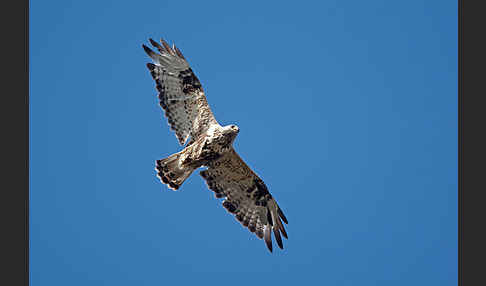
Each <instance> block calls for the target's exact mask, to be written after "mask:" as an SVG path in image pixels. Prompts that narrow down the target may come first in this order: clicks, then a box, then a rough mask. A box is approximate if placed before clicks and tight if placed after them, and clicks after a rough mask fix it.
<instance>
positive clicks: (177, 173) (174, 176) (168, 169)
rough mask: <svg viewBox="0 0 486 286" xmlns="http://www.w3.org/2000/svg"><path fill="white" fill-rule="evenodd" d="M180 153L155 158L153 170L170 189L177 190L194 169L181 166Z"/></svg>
mask: <svg viewBox="0 0 486 286" xmlns="http://www.w3.org/2000/svg"><path fill="white" fill-rule="evenodd" d="M180 156H181V153H176V154H173V155H170V156H169V157H167V158H165V159H161V160H157V165H156V167H155V170H157V177H158V178H159V179H160V181H161V182H162V183H164V184H166V185H168V187H169V188H171V189H172V190H174V191H175V190H177V189H179V187H180V186H181V185H182V183H184V181H185V180H186V179H187V178H189V176H190V175H191V174H192V172H193V171H194V169H193V168H191V167H189V166H182V165H181V164H180V162H179V158H180Z"/></svg>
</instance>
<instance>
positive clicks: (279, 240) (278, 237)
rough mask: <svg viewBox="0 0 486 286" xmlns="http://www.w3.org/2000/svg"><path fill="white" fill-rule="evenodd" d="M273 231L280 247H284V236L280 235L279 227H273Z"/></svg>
mask: <svg viewBox="0 0 486 286" xmlns="http://www.w3.org/2000/svg"><path fill="white" fill-rule="evenodd" d="M273 233H274V234H275V240H276V241H277V245H278V247H280V249H283V243H282V237H280V232H279V231H278V228H276V227H273Z"/></svg>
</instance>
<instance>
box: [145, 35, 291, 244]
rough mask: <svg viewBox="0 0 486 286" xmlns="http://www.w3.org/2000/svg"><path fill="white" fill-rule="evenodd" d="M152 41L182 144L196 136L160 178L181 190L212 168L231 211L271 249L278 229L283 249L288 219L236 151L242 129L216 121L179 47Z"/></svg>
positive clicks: (168, 161) (156, 73)
mask: <svg viewBox="0 0 486 286" xmlns="http://www.w3.org/2000/svg"><path fill="white" fill-rule="evenodd" d="M150 42H151V43H152V45H153V46H154V47H156V48H157V49H158V50H159V52H160V54H157V53H155V52H154V51H152V50H151V49H149V48H148V47H146V46H145V45H143V48H144V49H145V51H146V52H147V54H148V55H149V56H150V57H151V58H152V60H153V61H154V63H149V64H147V67H148V69H149V70H150V73H151V75H152V77H153V79H154V80H155V82H156V87H157V90H158V91H159V100H160V105H161V107H162V108H163V109H164V111H165V115H166V116H167V118H168V121H169V124H170V126H171V129H173V130H174V131H175V133H176V137H177V139H178V140H179V143H180V144H181V145H184V143H185V142H186V141H187V140H188V139H189V138H190V140H189V142H188V144H187V145H186V147H185V148H184V149H183V150H182V151H180V152H178V153H175V154H173V155H171V156H169V157H167V158H165V159H161V160H157V162H156V170H157V176H158V177H159V178H160V180H161V181H162V182H163V183H164V184H167V185H168V186H169V188H171V189H173V190H178V189H179V188H180V186H181V185H182V184H183V183H184V181H185V180H186V179H187V178H188V177H189V176H190V175H191V174H192V172H193V171H194V170H196V169H198V168H199V167H207V169H206V170H203V171H201V172H200V175H201V176H202V177H203V178H204V179H205V181H206V183H207V185H208V187H209V189H210V190H212V191H213V192H214V193H215V196H216V198H223V197H224V198H225V200H224V201H223V206H224V207H225V208H226V210H228V211H229V212H230V213H233V214H234V215H235V217H236V219H237V220H238V221H240V222H241V223H242V224H243V226H245V227H248V229H249V230H250V231H251V232H254V233H255V234H256V235H257V236H258V237H259V238H264V240H265V243H266V244H267V247H268V248H269V250H270V251H272V242H271V231H272V230H273V233H274V234H275V239H276V240H277V244H278V246H279V247H280V248H283V244H282V239H281V237H280V233H282V235H283V236H284V237H285V238H287V233H286V231H285V229H284V227H283V224H282V222H281V220H283V221H284V222H285V223H287V219H286V218H285V216H284V214H283V212H282V211H281V209H280V207H279V206H278V205H277V202H276V201H275V199H274V198H273V197H272V195H271V194H270V193H269V191H268V188H267V187H266V185H265V183H264V182H263V181H262V180H261V179H260V178H259V177H258V176H257V175H256V174H255V173H254V172H253V171H252V170H251V169H250V168H249V167H248V166H247V165H246V164H245V162H244V161H243V160H242V159H241V158H240V156H239V155H238V154H237V153H236V151H235V150H234V148H233V142H234V140H235V138H236V136H237V135H238V132H239V128H238V127H237V126H236V125H228V126H224V127H223V126H221V125H220V124H219V123H218V122H217V121H216V119H215V118H214V115H213V113H212V112H211V109H210V108H209V105H208V103H207V100H206V97H205V95H204V91H203V89H202V86H201V83H200V82H199V80H198V78H197V77H196V76H195V75H194V73H193V71H192V69H191V68H190V67H189V64H188V63H187V61H186V59H185V58H184V56H183V55H182V53H181V52H180V51H179V49H177V48H176V47H175V46H173V47H172V48H171V47H170V46H169V45H168V44H167V43H166V42H165V41H163V40H161V43H162V45H160V44H158V43H157V42H155V41H153V40H150Z"/></svg>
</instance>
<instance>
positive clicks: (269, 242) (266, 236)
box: [263, 225, 272, 252]
mask: <svg viewBox="0 0 486 286" xmlns="http://www.w3.org/2000/svg"><path fill="white" fill-rule="evenodd" d="M263 237H264V240H265V244H266V245H267V247H268V250H270V252H272V233H271V232H270V227H269V226H268V225H267V226H266V227H265V230H264V231H263Z"/></svg>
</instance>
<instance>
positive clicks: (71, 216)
mask: <svg viewBox="0 0 486 286" xmlns="http://www.w3.org/2000/svg"><path fill="white" fill-rule="evenodd" d="M149 37H152V38H154V39H158V38H160V37H164V38H165V39H166V40H168V41H169V42H170V43H172V42H175V43H176V45H177V46H178V47H179V48H180V49H181V50H182V52H183V53H184V55H185V56H186V58H187V59H188V60H189V62H190V64H191V66H192V68H193V70H194V71H195V72H196V74H197V76H198V77H199V79H200V80H201V82H202V84H203V87H204V88H205V91H206V94H207V98H208V101H209V104H210V106H211V107H212V109H213V111H214V113H215V116H216V118H217V119H218V121H219V122H220V123H221V124H225V125H226V124H231V123H235V124H237V125H238V126H239V127H240V129H241V131H240V134H239V135H238V138H237V139H236V142H235V148H236V150H237V151H238V152H239V153H240V155H241V156H242V157H243V158H244V160H245V161H246V162H247V163H248V164H249V166H250V167H252V168H253V169H254V170H255V171H256V172H257V173H258V174H259V175H260V176H261V177H262V179H263V180H264V181H265V183H266V184H267V186H268V187H269V189H270V191H271V193H272V194H273V195H274V197H276V198H277V200H278V203H279V205H280V206H281V207H282V209H283V210H284V212H285V214H286V216H287V217H288V219H289V225H288V226H287V232H288V235H289V240H285V241H284V246H285V249H284V251H280V249H276V250H274V253H273V254H271V253H269V252H268V251H267V249H266V247H265V244H264V242H263V241H261V240H258V239H257V237H256V236H254V235H253V234H251V233H250V232H248V231H247V230H246V229H244V228H243V227H241V226H240V224H239V223H238V222H237V221H236V220H235V219H234V218H233V217H232V216H231V215H230V214H228V213H227V212H226V211H225V210H224V209H223V207H222V206H221V203H220V201H218V200H216V199H215V198H214V196H213V194H212V192H210V191H209V190H207V188H206V185H205V183H204V182H203V180H202V178H200V176H198V175H197V173H196V174H193V176H191V177H190V178H189V179H188V180H187V181H186V182H185V183H184V185H183V186H182V189H181V191H179V192H173V191H170V190H168V189H167V188H166V187H165V186H164V185H162V184H161V183H160V182H159V181H158V180H157V178H156V177H155V171H154V162H155V160H156V159H160V158H164V157H166V156H168V155H170V154H172V153H174V152H177V151H179V150H180V146H179V145H178V143H177V140H176V138H175V136H174V135H173V133H172V132H171V131H169V127H168V125H167V122H166V119H165V118H163V117H162V111H161V109H160V107H159V105H158V100H157V96H156V94H157V93H156V90H155V85H154V83H153V81H152V79H151V77H150V74H149V72H148V70H147V69H146V66H145V64H146V63H147V62H149V58H148V57H147V56H146V54H145V53H144V51H143V50H142V48H141V45H142V43H148V38H149ZM30 144H31V145H30V215H31V217H30V273H31V285H33V286H40V285H50V286H54V285H73V286H74V285H119V286H121V285H206V284H207V285H235V286H236V285H248V284H249V283H251V284H253V285H296V284H297V283H299V284H303V283H304V284H308V285H441V286H443V285H457V282H456V281H457V1H418V0H417V1H415V0H412V1H386V0H382V1H346V0H341V1H337V0H335V1H314V2H307V1H298V2H296V1H292V2H282V1H279V2H270V1H239V2H232V1H221V2H212V1H170V2H167V1H47V2H45V1H44V2H42V1H31V4H30Z"/></svg>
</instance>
